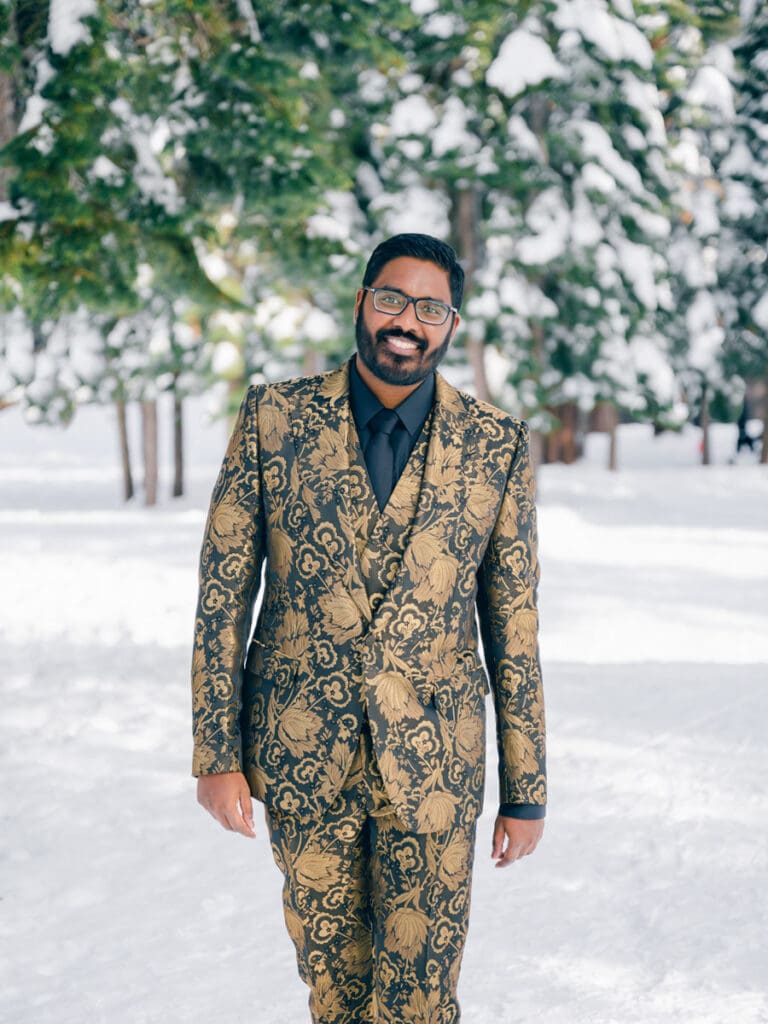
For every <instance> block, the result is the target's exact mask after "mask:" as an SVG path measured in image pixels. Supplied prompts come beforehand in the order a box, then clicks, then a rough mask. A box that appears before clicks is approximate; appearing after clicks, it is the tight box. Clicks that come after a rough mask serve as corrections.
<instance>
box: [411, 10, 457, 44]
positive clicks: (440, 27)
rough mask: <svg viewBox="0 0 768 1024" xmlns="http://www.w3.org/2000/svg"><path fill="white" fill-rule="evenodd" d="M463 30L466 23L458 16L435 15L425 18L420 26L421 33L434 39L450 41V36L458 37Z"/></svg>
mask: <svg viewBox="0 0 768 1024" xmlns="http://www.w3.org/2000/svg"><path fill="white" fill-rule="evenodd" d="M465 28H466V23H465V21H464V19H463V18H461V17H459V15H458V14H439V13H435V14H433V15H431V16H430V17H429V18H427V20H426V21H425V22H424V24H423V25H422V26H421V31H422V32H423V33H424V34H425V35H427V36H434V37H435V38H436V39H450V38H451V37H452V36H457V35H460V34H461V32H462V31H463V30H464V29H465Z"/></svg>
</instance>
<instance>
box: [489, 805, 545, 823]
mask: <svg viewBox="0 0 768 1024" xmlns="http://www.w3.org/2000/svg"><path fill="white" fill-rule="evenodd" d="M546 813H547V808H546V806H545V805H543V804H501V806H500V807H499V814H500V815H501V817H502V818H520V819H522V820H524V821H535V820H537V819H538V818H543V817H545V816H546Z"/></svg>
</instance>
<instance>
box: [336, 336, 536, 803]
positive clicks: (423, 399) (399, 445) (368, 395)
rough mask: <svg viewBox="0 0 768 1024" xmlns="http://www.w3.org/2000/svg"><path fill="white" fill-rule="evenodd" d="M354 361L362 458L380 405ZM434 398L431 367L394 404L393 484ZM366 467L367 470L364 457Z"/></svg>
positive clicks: (353, 399)
mask: <svg viewBox="0 0 768 1024" xmlns="http://www.w3.org/2000/svg"><path fill="white" fill-rule="evenodd" d="M356 364H357V359H356V357H355V356H353V357H352V358H351V360H350V362H349V405H350V408H351V410H352V416H353V418H354V421H355V427H356V428H357V436H358V437H359V438H360V447H361V448H362V450H363V456H364V457H365V453H366V450H367V448H368V441H369V440H370V437H371V430H370V427H369V424H370V422H371V420H372V419H373V417H374V416H375V415H376V413H377V412H379V411H380V410H381V409H383V408H384V405H383V404H382V403H381V402H380V401H379V399H378V398H377V397H376V395H374V393H373V392H372V391H371V389H370V388H369V387H368V385H367V384H366V383H365V381H364V380H363V378H362V377H361V376H360V374H359V372H358V369H357V365H356ZM434 397H435V373H434V370H433V371H432V372H431V373H430V374H429V375H428V376H427V377H425V378H424V380H423V381H422V382H421V384H419V386H418V387H417V388H416V389H415V390H414V391H412V392H411V393H410V395H408V397H407V398H404V399H403V401H402V402H400V404H399V405H397V406H396V407H395V408H396V411H397V414H398V416H399V417H400V422H401V424H402V428H398V429H396V430H395V431H394V432H393V434H392V449H393V452H394V462H395V468H394V483H396V482H397V481H398V480H399V478H400V475H401V473H402V472H403V470H404V469H405V466H406V463H407V462H408V458H409V456H410V454H411V452H412V451H413V448H414V446H415V444H416V442H417V441H418V439H419V434H421V431H422V429H423V428H424V424H425V423H426V421H427V417H428V416H429V411H430V409H431V408H432V402H433V401H434ZM366 466H367V467H368V472H369V473H370V466H368V462H367V459H366ZM393 486H394V484H393ZM545 813H546V809H545V808H544V807H540V806H539V805H537V804H502V805H501V806H500V807H499V814H500V815H502V816H503V817H505V818H528V819H531V818H543V817H544V815H545Z"/></svg>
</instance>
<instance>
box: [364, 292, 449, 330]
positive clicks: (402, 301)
mask: <svg viewBox="0 0 768 1024" xmlns="http://www.w3.org/2000/svg"><path fill="white" fill-rule="evenodd" d="M409 301H412V302H413V305H414V309H415V310H416V318H417V319H418V320H421V322H422V323H425V324H433V325H434V326H439V325H440V324H442V323H445V321H446V320H447V319H448V314H449V313H450V311H451V310H450V307H449V306H446V305H444V304H443V303H442V302H437V301H435V300H433V299H416V300H415V301H414V300H413V299H411V300H409V299H408V298H407V296H405V295H401V294H400V292H388V291H378V290H377V291H375V292H374V293H373V305H374V308H375V309H377V310H378V311H379V313H394V314H395V315H397V314H398V313H402V312H403V310H404V309H405V307H406V306H407V305H408V302H409Z"/></svg>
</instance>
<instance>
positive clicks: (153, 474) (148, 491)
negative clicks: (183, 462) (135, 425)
mask: <svg viewBox="0 0 768 1024" xmlns="http://www.w3.org/2000/svg"><path fill="white" fill-rule="evenodd" d="M141 437H142V442H143V447H144V504H145V505H156V504H157V401H156V400H155V399H151V400H149V401H143V402H142V403H141Z"/></svg>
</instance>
